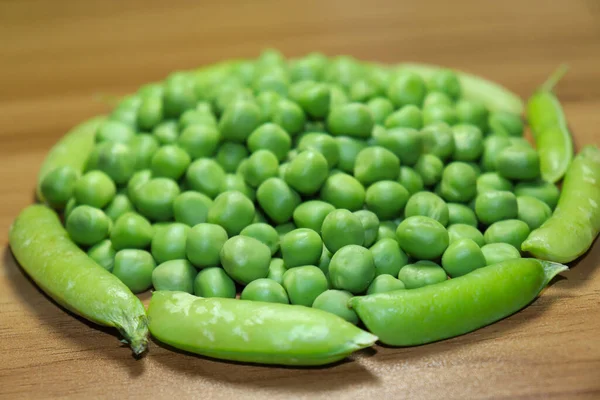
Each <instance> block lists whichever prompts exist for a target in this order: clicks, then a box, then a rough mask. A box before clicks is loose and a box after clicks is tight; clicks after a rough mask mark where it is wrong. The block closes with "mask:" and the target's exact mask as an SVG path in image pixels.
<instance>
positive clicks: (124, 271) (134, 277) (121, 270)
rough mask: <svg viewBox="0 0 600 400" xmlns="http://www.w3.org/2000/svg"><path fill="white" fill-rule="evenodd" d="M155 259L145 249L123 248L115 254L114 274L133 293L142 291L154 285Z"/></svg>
mask: <svg viewBox="0 0 600 400" xmlns="http://www.w3.org/2000/svg"><path fill="white" fill-rule="evenodd" d="M155 267H156V263H155V262H154V259H153V258H152V256H151V255H150V253H148V252H147V251H145V250H121V251H119V252H118V253H117V254H116V255H115V261H114V268H113V271H112V272H113V274H114V275H115V276H116V277H117V278H119V279H120V280H121V281H122V282H123V283H124V284H125V285H126V286H127V287H128V288H129V289H130V290H131V291H132V292H133V293H141V292H145V291H146V290H148V289H150V288H151V287H152V272H153V271H154V268H155Z"/></svg>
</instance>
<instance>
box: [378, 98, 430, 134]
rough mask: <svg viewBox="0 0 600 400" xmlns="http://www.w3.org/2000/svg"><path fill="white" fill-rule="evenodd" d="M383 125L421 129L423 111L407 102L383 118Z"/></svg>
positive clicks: (389, 127)
mask: <svg viewBox="0 0 600 400" xmlns="http://www.w3.org/2000/svg"><path fill="white" fill-rule="evenodd" d="M384 126H385V127H386V128H388V129H391V128H412V129H421V128H422V127H423V113H422V112H421V109H420V108H419V107H417V106H414V105H410V104H409V105H406V106H403V107H402V108H401V109H399V110H398V111H395V112H393V113H391V114H390V115H388V117H387V118H386V119H385V122H384Z"/></svg>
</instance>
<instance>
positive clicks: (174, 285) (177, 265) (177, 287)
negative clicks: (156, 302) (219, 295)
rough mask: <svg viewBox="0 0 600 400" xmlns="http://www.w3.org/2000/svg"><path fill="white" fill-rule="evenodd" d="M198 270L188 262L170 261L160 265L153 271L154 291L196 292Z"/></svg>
mask: <svg viewBox="0 0 600 400" xmlns="http://www.w3.org/2000/svg"><path fill="white" fill-rule="evenodd" d="M196 275H197V272H196V269H195V268H194V267H193V266H192V264H190V262H189V261H187V260H170V261H166V262H164V263H162V264H160V265H158V266H157V267H156V268H154V270H153V271H152V286H154V290H156V291H158V290H168V291H178V292H187V293H193V292H194V278H196Z"/></svg>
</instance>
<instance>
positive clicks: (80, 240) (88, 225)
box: [66, 205, 110, 246]
mask: <svg viewBox="0 0 600 400" xmlns="http://www.w3.org/2000/svg"><path fill="white" fill-rule="evenodd" d="M66 228H67V232H68V233H69V236H70V237H71V239H73V241H74V242H75V243H77V244H80V245H84V246H91V245H94V244H96V243H98V242H100V241H101V240H103V239H105V238H106V237H107V236H108V233H109V230H110V219H109V218H108V217H107V216H106V214H104V212H103V211H102V210H99V209H97V208H94V207H90V206H88V205H80V206H77V207H75V209H73V211H71V213H70V214H69V217H68V218H67V223H66Z"/></svg>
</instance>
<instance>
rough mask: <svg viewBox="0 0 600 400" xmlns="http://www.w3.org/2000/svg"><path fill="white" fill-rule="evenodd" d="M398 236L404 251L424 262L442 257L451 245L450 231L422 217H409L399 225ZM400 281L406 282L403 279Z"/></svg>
mask: <svg viewBox="0 0 600 400" xmlns="http://www.w3.org/2000/svg"><path fill="white" fill-rule="evenodd" d="M413 197H414V196H413ZM396 236H397V237H398V243H399V244H400V248H401V249H402V250H404V251H405V252H406V253H407V254H409V255H411V256H413V257H416V258H418V259H422V260H432V259H435V258H437V257H439V256H441V255H442V254H443V253H444V251H445V250H446V248H447V247H448V243H449V237H448V231H447V230H446V228H444V225H442V224H440V223H439V222H438V221H437V220H435V219H433V218H430V217H425V216H421V215H416V216H412V217H407V218H406V219H405V220H404V221H402V222H401V223H400V225H398V229H397V230H396ZM400 280H402V281H404V280H403V279H402V278H400ZM404 283H406V282H404Z"/></svg>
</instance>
